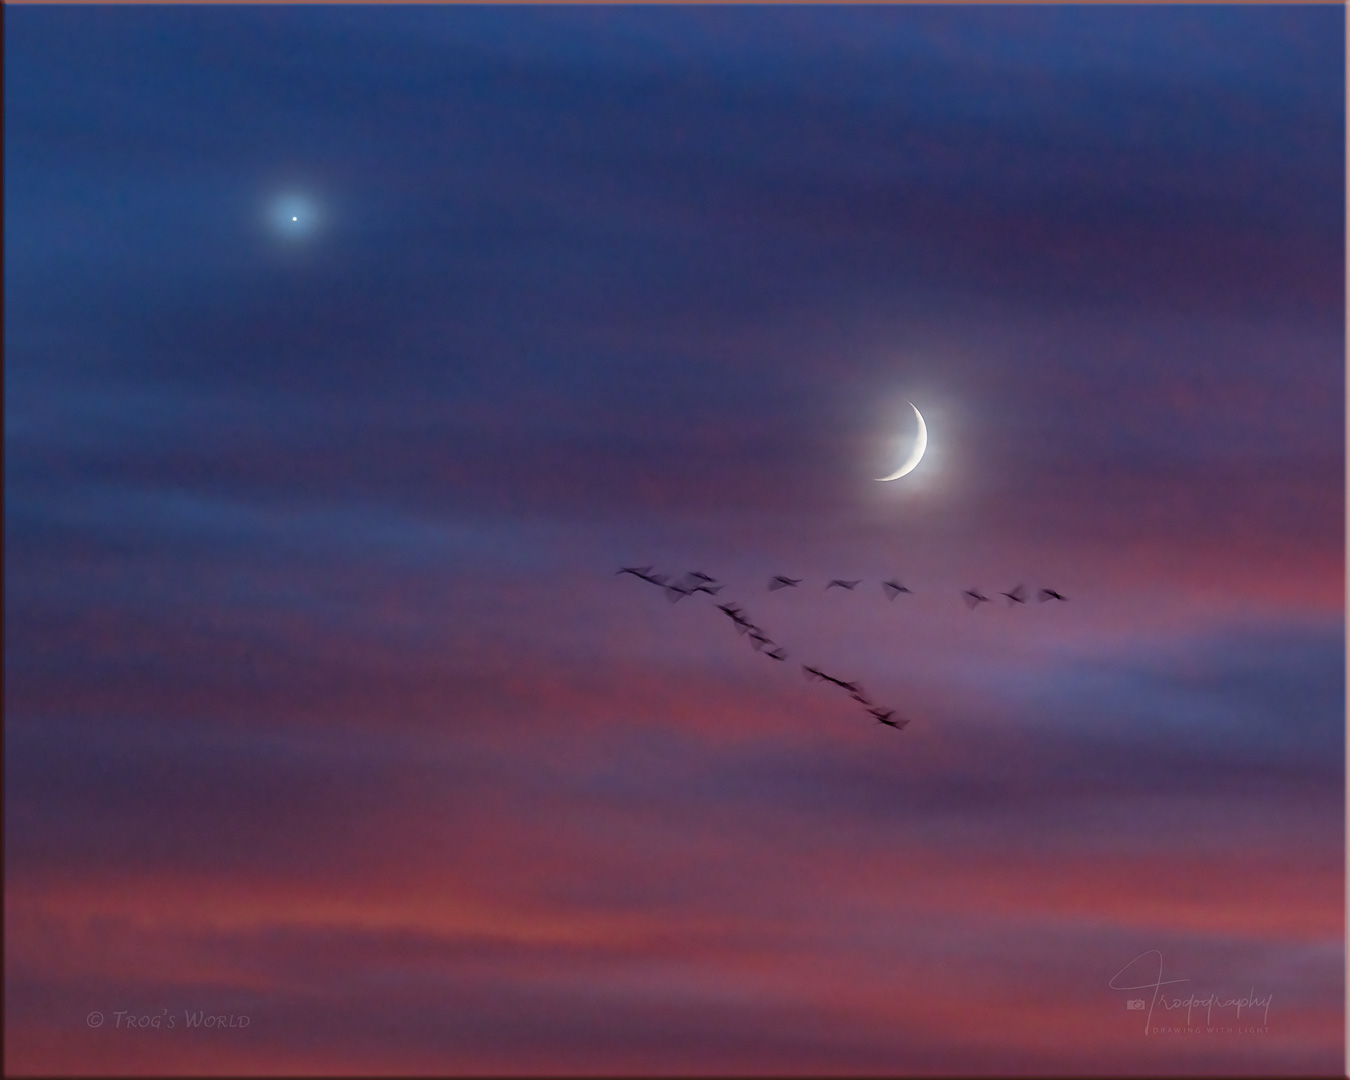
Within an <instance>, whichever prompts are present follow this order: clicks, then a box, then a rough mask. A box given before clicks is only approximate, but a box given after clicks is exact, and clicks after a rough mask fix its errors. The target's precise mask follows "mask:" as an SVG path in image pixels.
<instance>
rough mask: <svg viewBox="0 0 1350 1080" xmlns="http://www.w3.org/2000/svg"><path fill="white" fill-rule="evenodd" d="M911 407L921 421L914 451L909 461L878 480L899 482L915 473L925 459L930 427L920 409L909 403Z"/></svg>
mask: <svg viewBox="0 0 1350 1080" xmlns="http://www.w3.org/2000/svg"><path fill="white" fill-rule="evenodd" d="M909 407H910V408H911V409H913V410H914V415H915V417H917V418H918V421H919V435H918V438H916V439H915V440H914V449H913V450H912V451H911V452H910V455H909V460H908V461H906V462H905V463H904V464H903V465H901V466H900V468H898V469H896V470H895V472H893V473H891V475H890V476H878V477H877V480H879V481H881V480H899V479H900V477H902V476H904V475H905V474H906V473H910V472H913V471H914V466H916V465H918V464H919V462H920V460H922V458H923V452H924V451H925V450H927V449H928V425H927V424H925V423H924V422H923V414H922V413H920V412H919V407H918V406H917V405H915V404H914V402H912V401H911V402H910V403H909Z"/></svg>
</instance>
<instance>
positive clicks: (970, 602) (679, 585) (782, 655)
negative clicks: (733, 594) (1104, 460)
mask: <svg viewBox="0 0 1350 1080" xmlns="http://www.w3.org/2000/svg"><path fill="white" fill-rule="evenodd" d="M652 569H653V568H652V567H650V566H625V567H622V568H621V569H620V570H619V571H618V573H620V574H632V575H633V576H634V577H635V578H638V579H640V580H642V581H646V582H649V583H650V584H652V585H656V586H658V587H660V588H662V589H664V590H665V592H666V598H667V599H669V600H670V601H671V602H672V603H673V602H675V601H678V600H682V599H683V598H684V597H686V596H692V595H693V594H694V593H700V592H701V593H707V594H708V595H709V596H716V595H717V594H718V593H719V592H721V590H722V589H723V588H724V587H725V586H724V585H723V584H721V583H719V582H718V581H717V579H716V578H714V577H713V576H712V575H711V574H705V573H703V572H702V571H699V570H690V571H689V572H688V573H687V574H685V576H684V577H683V578H681V579H680V580H679V581H671V580H670V578H669V576H668V575H666V574H653V573H652ZM802 581H803V579H802V578H790V577H786V576H784V575H782V574H776V575H774V577H772V578H771V579H770V580H769V591H770V592H776V591H777V590H779V589H795V588H797V587H799V586H800V585H801V584H802ZM861 584H862V579H861V578H859V579H858V580H856V581H845V580H843V579H841V578H834V579H833V580H831V581H830V583H829V584H828V585H826V586H825V589H826V591H829V590H830V589H833V588H836V587H837V588H841V589H847V590H848V591H849V592H852V591H853V590H854V589H856V588H857V587H858V586H859V585H861ZM881 587H882V589H883V590H884V591H885V593H886V598H887V599H888V600H894V599H895V598H896V597H897V596H899V595H900V594H901V593H910V594H911V595H913V590H912V589H908V588H906V587H905V586H904V585H902V584H900V582H898V581H895V580H890V581H883V582H882V583H881ZM999 595H1001V596H1006V597H1007V598H1008V606H1009V607H1012V605H1013V604H1025V603H1026V592H1025V588H1024V586H1022V585H1016V586H1014V587H1013V588H1011V589H1009V590H1008V591H1007V592H1004V593H1000V594H999ZM961 597H962V599H963V600H964V601H965V602H966V605H967V606H968V607H969V608H970V609H971V610H972V611H974V610H975V608H976V607H978V606H979V605H980V604H986V603H989V597H987V596H985V595H984V594H982V593H981V592H980V591H979V590H978V589H966V590H965V591H964V592H963V593H962V594H961ZM1065 599H1067V598H1066V597H1064V596H1061V595H1060V594H1059V593H1057V592H1056V591H1055V590H1054V589H1041V590H1040V601H1041V603H1044V602H1045V601H1047V600H1061V601H1062V600H1065ZM717 608H718V610H719V611H721V612H722V614H724V615H726V617H727V618H729V619H730V620H731V621H732V623H733V624H734V626H735V627H736V632H737V633H738V634H743V635H746V636H747V637H748V638H749V640H750V643H751V645H752V646H753V647H754V649H755V651H756V652H759V651H761V650H762V651H763V652H764V655H765V656H767V657H769V658H770V659H771V660H778V661H785V660H786V659H787V655H788V654H787V650H786V649H784V648H783V647H782V646H781V645H778V644H777V643H776V642H774V641H773V639H772V638H770V637H769V635H768V634H766V633H765V632H764V631H763V630H762V629H761V628H760V627H758V626H756V625H755V624H754V623H753V622H751V621H750V619H749V618H748V617H747V616H746V614H745V612H744V611H742V610H741V609H740V608H739V607H737V606H736V605H735V604H718V605H717ZM770 646H772V647H771V648H770ZM802 674H804V675H805V676H806V677H807V678H808V679H809V680H811V681H812V682H828V683H832V684H834V685H835V686H837V687H839V688H840V689H842V690H847V691H848V695H849V697H851V698H852V699H853V700H854V701H856V702H858V703H859V704H860V705H862V706H863V708H864V709H866V710H867V712H868V714H869V715H870V716H871V717H872V718H873V719H874V720H876V721H877V723H879V724H885V725H886V726H887V727H893V728H895V729H896V730H900V729H902V728H904V726H905V725H906V724H908V723H909V721H908V720H907V719H904V718H903V717H902V718H899V719H892V717H894V716H895V710H894V709H886V710H883V709H881V708H880V707H879V706H877V705H876V704H874V703H873V702H872V701H870V700H869V699H868V697H867V695H866V694H864V693H863V692H862V688H861V687H860V686H859V685H858V684H857V683H856V682H846V681H845V680H843V679H837V678H835V677H834V676H833V675H827V674H826V673H825V672H823V671H821V670H820V669H819V668H815V667H812V666H811V665H810V664H803V665H802Z"/></svg>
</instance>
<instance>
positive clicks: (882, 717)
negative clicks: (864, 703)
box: [867, 709, 909, 731]
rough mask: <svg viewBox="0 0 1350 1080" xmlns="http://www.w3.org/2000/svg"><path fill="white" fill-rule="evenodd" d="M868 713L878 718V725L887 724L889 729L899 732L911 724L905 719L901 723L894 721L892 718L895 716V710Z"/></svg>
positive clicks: (874, 710)
mask: <svg viewBox="0 0 1350 1080" xmlns="http://www.w3.org/2000/svg"><path fill="white" fill-rule="evenodd" d="M867 711H868V712H869V713H871V714H872V716H873V717H875V718H876V720H877V722H878V723H881V724H886V725H887V726H889V727H893V728H895V729H896V730H897V731H898V730H900V729H902V728H903V727H904V726H905V725H906V724H908V723H909V721H908V720H904V719H901V720H899V721H896V720H892V719H891V717H892V716H894V715H895V710H894V709H887V710H886V711H885V712H882V711H881V710H880V709H868V710H867Z"/></svg>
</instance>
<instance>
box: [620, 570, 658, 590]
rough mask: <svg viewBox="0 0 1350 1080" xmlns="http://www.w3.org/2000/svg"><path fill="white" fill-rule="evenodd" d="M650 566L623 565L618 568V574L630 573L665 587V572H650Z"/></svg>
mask: <svg viewBox="0 0 1350 1080" xmlns="http://www.w3.org/2000/svg"><path fill="white" fill-rule="evenodd" d="M650 571H651V567H650V566H625V567H624V568H623V569H622V570H619V571H618V573H620V574H632V575H633V576H634V577H637V578H641V579H642V580H643V581H650V582H651V583H652V584H653V585H660V586H662V587H663V588H664V587H665V584H666V581H667V577H666V575H665V574H652V573H650Z"/></svg>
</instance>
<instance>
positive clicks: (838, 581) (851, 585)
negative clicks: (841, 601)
mask: <svg viewBox="0 0 1350 1080" xmlns="http://www.w3.org/2000/svg"><path fill="white" fill-rule="evenodd" d="M861 583H862V578H859V579H858V580H857V581H844V580H843V579H842V578H835V579H834V580H833V581H831V582H830V583H829V584H828V585H826V586H825V590H826V591H827V592H828V591H829V590H830V589H833V588H834V587H835V586H836V585H838V586H839V587H840V588H841V589H847V590H848V591H849V592H852V591H853V590H854V589H855V588H857V587H858V585H860V584H861Z"/></svg>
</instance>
